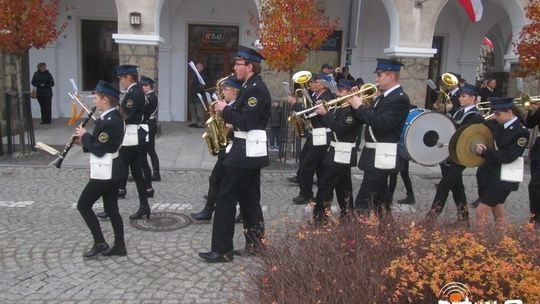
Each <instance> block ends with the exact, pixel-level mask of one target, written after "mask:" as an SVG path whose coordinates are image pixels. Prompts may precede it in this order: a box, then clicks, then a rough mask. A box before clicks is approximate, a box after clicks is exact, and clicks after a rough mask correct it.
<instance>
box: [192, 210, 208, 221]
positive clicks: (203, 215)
mask: <svg viewBox="0 0 540 304" xmlns="http://www.w3.org/2000/svg"><path fill="white" fill-rule="evenodd" d="M212 212H213V211H212V210H208V209H206V208H205V209H203V210H202V211H201V212H199V213H190V214H189V216H191V218H192V219H194V220H196V221H209V220H211V219H212Z"/></svg>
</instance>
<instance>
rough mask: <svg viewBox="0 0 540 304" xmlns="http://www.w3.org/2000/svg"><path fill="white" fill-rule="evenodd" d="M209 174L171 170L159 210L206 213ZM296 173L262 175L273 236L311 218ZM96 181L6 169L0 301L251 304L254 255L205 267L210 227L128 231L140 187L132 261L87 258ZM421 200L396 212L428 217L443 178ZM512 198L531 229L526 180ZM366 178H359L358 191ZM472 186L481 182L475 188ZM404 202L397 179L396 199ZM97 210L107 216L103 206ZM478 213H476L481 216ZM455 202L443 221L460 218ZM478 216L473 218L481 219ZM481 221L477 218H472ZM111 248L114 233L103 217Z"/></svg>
mask: <svg viewBox="0 0 540 304" xmlns="http://www.w3.org/2000/svg"><path fill="white" fill-rule="evenodd" d="M209 174H210V172H208V171H206V170H200V169H198V170H197V169H195V170H168V171H163V172H162V178H163V181H162V182H159V183H154V187H155V189H156V196H155V198H153V199H150V204H151V205H153V206H154V209H155V210H160V211H161V210H162V211H165V210H169V211H175V212H181V213H185V214H187V213H189V212H193V211H199V210H200V209H202V207H203V205H204V200H203V199H202V195H203V194H205V193H206V190H207V187H208V176H209ZM291 174H292V171H291V172H276V171H266V172H263V174H262V177H261V189H262V202H261V204H262V205H263V206H264V208H265V209H264V210H265V219H266V221H267V226H268V227H269V229H268V230H269V231H270V232H269V233H271V231H272V230H273V229H274V228H272V226H273V225H275V226H279V225H280V224H279V223H280V219H282V218H284V217H289V218H293V219H298V220H300V221H304V220H305V219H304V217H306V214H307V213H306V210H305V207H304V206H299V205H292V204H291V199H292V198H293V197H294V196H296V195H297V191H298V190H297V188H296V186H294V185H292V184H290V183H288V182H287V181H286V180H285V178H286V177H289V176H291ZM87 178H88V170H87V169H77V168H66V169H64V168H63V169H60V170H57V169H55V168H51V167H44V166H40V167H10V166H5V167H0V185H2V186H1V188H0V236H1V237H0V257H1V260H0V303H28V302H32V303H249V302H250V301H247V300H245V299H243V298H242V292H241V290H242V288H243V287H244V286H245V282H246V279H247V276H246V270H247V269H248V268H249V267H250V264H251V263H252V262H253V258H236V259H235V260H234V262H233V263H227V264H217V265H214V264H206V263H205V262H203V261H202V260H201V259H199V258H198V257H197V252H199V251H206V250H208V249H209V248H210V237H211V225H209V224H200V223H197V224H192V225H190V226H188V227H186V228H184V229H181V230H176V231H170V232H147V231H141V230H137V229H135V228H133V227H132V226H130V225H129V223H128V221H129V219H128V215H129V214H131V213H132V212H133V211H135V209H136V207H137V206H138V205H137V199H136V189H135V186H134V184H133V183H130V184H128V194H127V197H126V199H125V200H120V201H119V206H120V212H121V214H122V216H123V219H124V227H125V234H126V235H125V238H126V244H127V250H128V256H127V257H115V258H105V257H99V258H97V259H94V260H84V259H83V258H82V253H83V252H84V251H85V250H87V249H88V248H89V247H90V246H91V243H92V239H91V236H90V233H89V231H88V230H87V228H86V226H85V224H84V223H83V220H82V218H81V217H80V215H79V214H78V211H77V209H76V208H75V203H76V201H77V199H78V196H79V194H80V192H81V191H82V189H83V187H84V185H85V183H86V181H87ZM411 178H412V180H413V185H414V188H415V191H416V193H415V195H416V199H417V204H416V205H414V206H412V207H411V206H405V207H396V209H395V212H396V213H405V214H408V213H418V214H421V215H423V214H425V212H426V211H427V208H428V206H429V205H430V204H431V201H432V199H433V195H434V194H435V186H434V184H435V183H436V182H438V178H439V175H438V174H431V175H413V176H411ZM528 179H529V177H528V176H526V177H525V181H524V182H523V183H521V186H520V190H519V191H517V192H513V193H512V194H511V195H510V197H509V198H508V200H507V203H506V209H507V211H508V213H509V214H508V219H509V221H510V222H515V223H523V222H525V221H526V219H527V215H528V193H527V188H526V186H527V184H528ZM360 180H361V176H360V175H354V177H353V188H354V191H355V192H356V191H358V187H359V185H360ZM464 182H465V185H466V189H467V196H468V199H469V201H472V200H473V199H475V198H476V180H475V177H474V176H473V175H471V174H469V175H466V176H465V177H464ZM468 185H473V186H468ZM403 197H404V191H403V185H402V183H401V181H399V180H398V188H397V192H396V195H395V196H394V200H397V199H400V198H403ZM95 210H97V211H101V206H100V205H99V204H96V206H95ZM473 213H474V212H473ZM454 214H455V206H454V203H453V201H452V200H451V199H450V200H449V201H448V202H447V208H446V209H445V212H443V214H442V215H441V218H444V217H445V216H446V217H448V219H450V220H451V219H452V217H455V216H454ZM473 218H474V216H473ZM473 220H474V219H473ZM101 224H102V229H103V231H104V234H105V236H106V238H107V240H108V241H109V242H112V240H113V237H112V228H111V226H110V223H109V222H108V221H102V222H101ZM236 228H237V229H236V239H235V247H236V248H242V247H243V245H244V240H243V235H242V230H241V229H242V227H241V225H237V226H236Z"/></svg>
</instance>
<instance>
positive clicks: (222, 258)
mask: <svg viewBox="0 0 540 304" xmlns="http://www.w3.org/2000/svg"><path fill="white" fill-rule="evenodd" d="M199 256H200V257H201V258H203V259H204V260H205V261H206V262H208V263H227V262H232V260H233V259H234V253H233V252H232V251H229V252H227V253H225V254H221V253H217V252H213V251H210V252H199Z"/></svg>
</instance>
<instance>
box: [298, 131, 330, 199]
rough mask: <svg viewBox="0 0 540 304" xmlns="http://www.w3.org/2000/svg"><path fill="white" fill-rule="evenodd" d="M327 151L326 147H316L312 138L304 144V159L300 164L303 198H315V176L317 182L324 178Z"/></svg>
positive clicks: (299, 177) (299, 180)
mask: <svg viewBox="0 0 540 304" xmlns="http://www.w3.org/2000/svg"><path fill="white" fill-rule="evenodd" d="M304 149H305V151H304ZM327 149H328V146H326V145H324V146H314V145H313V141H312V140H311V138H309V139H308V140H307V141H306V143H305V144H304V147H303V148H302V152H301V153H303V154H304V157H303V158H302V162H301V163H300V168H299V175H298V182H299V186H300V196H301V197H304V198H308V199H309V198H312V197H313V174H317V180H319V179H320V178H321V177H322V175H323V171H324V167H325V166H324V164H323V160H324V157H325V156H326V150H327Z"/></svg>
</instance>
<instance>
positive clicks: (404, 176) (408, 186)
mask: <svg viewBox="0 0 540 304" xmlns="http://www.w3.org/2000/svg"><path fill="white" fill-rule="evenodd" d="M397 175H398V173H397V172H394V173H390V175H389V180H388V196H389V198H390V199H389V201H390V202H392V201H393V199H394V192H395V191H396V186H397ZM399 175H400V176H401V180H403V185H405V190H406V191H407V197H411V196H413V195H414V191H413V187H412V181H411V178H410V177H409V161H404V162H403V169H402V170H401V171H399Z"/></svg>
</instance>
